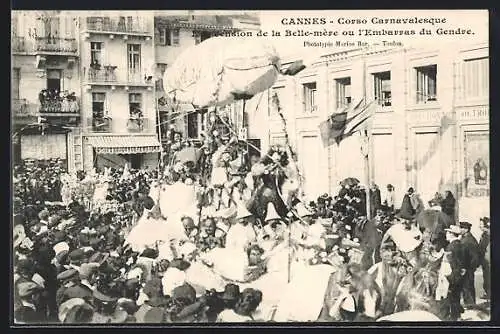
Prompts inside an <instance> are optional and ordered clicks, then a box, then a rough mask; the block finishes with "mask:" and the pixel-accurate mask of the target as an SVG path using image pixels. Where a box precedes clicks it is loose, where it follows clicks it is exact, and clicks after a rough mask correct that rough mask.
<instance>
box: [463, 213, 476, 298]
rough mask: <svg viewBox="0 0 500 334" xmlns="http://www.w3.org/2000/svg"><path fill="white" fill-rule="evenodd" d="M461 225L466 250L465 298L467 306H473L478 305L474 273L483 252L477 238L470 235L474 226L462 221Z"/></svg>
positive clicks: (464, 254)
mask: <svg viewBox="0 0 500 334" xmlns="http://www.w3.org/2000/svg"><path fill="white" fill-rule="evenodd" d="M459 225H460V230H461V231H462V237H461V238H460V242H461V243H462V245H463V250H464V253H463V256H464V259H463V260H464V268H465V275H464V287H463V298H464V303H465V306H471V305H475V304H476V291H475V285H474V273H475V272H476V269H477V268H478V267H479V265H480V264H481V255H480V254H481V250H480V249H479V243H478V242H477V240H476V238H475V237H474V236H473V235H472V233H470V230H471V227H472V224H470V223H469V222H464V221H462V222H460V223H459Z"/></svg>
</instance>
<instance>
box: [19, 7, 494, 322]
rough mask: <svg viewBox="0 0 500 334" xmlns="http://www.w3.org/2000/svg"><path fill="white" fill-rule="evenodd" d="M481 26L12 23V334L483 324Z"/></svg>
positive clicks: (434, 22) (182, 18)
mask: <svg viewBox="0 0 500 334" xmlns="http://www.w3.org/2000/svg"><path fill="white" fill-rule="evenodd" d="M488 25H489V22H488V11H487V10H411V11H410V10H321V11H318V10H316V11H307V10H305V11H243V10H241V11H208V10H207V11H201V10H200V11H198V10H179V11H167V10H158V11H57V10H53V11H13V12H12V33H11V54H12V68H11V71H12V73H11V77H12V83H11V88H12V91H11V96H12V108H11V119H12V160H13V161H12V164H13V165H12V182H13V183H12V189H13V193H12V196H13V202H12V203H13V224H12V226H13V228H12V233H13V239H12V240H13V244H12V245H11V247H13V251H12V261H13V268H12V271H13V282H12V284H11V289H12V296H13V298H12V303H13V305H12V310H13V315H12V319H13V320H12V321H13V325H15V326H23V325H32V326H33V325H42V324H43V325H45V324H58V325H73V324H87V325H96V324H101V325H102V324H108V325H111V324H122V325H127V324H134V323H135V324H137V323H138V324H177V323H192V324H210V323H230V324H231V323H233V324H234V323H240V324H241V323H270V322H274V323H288V322H295V323H303V322H317V323H322V322H356V323H363V324H365V325H369V324H370V323H375V322H389V324H388V325H390V322H414V323H415V325H417V322H418V324H422V323H424V322H425V323H427V322H429V323H433V322H440V321H452V322H457V323H465V322H467V321H489V320H490V309H491V308H490V291H491V290H490V287H491V274H490V272H491V258H490V232H489V228H490V218H489V216H490V182H489V180H490V175H491V170H490V153H489V127H490V124H489V110H490V106H489V91H490V89H489V72H490V71H489V63H490V56H489V45H488V43H489V42H488V41H489V36H488V28H489V26H488Z"/></svg>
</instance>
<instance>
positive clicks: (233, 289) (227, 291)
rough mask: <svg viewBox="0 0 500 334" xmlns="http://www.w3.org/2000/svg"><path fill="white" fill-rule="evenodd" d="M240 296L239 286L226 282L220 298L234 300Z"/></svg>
mask: <svg viewBox="0 0 500 334" xmlns="http://www.w3.org/2000/svg"><path fill="white" fill-rule="evenodd" d="M239 297H240V287H239V286H238V285H236V284H232V283H230V284H227V285H226V286H225V287H224V292H223V293H222V296H221V298H222V299H223V300H227V301H233V300H234V301H236V300H238V298H239Z"/></svg>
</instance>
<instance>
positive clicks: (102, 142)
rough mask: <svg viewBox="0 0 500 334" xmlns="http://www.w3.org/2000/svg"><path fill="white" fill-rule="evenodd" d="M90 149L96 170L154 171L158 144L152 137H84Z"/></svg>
mask: <svg viewBox="0 0 500 334" xmlns="http://www.w3.org/2000/svg"><path fill="white" fill-rule="evenodd" d="M85 140H86V142H87V145H89V146H90V147H91V149H92V152H93V153H92V159H93V164H92V166H93V167H95V168H98V169H103V168H104V167H108V168H122V167H123V166H125V164H128V166H129V167H130V168H132V169H140V168H141V169H142V168H149V169H155V168H156V167H157V165H158V161H159V160H158V159H159V153H160V149H161V146H160V142H159V141H158V138H157V137H156V136H154V135H144V136H139V135H134V136H99V137H90V136H89V137H86V139H85Z"/></svg>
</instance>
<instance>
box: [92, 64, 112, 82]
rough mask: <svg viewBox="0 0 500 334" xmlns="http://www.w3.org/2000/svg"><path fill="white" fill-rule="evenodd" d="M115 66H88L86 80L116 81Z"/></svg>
mask: <svg viewBox="0 0 500 334" xmlns="http://www.w3.org/2000/svg"><path fill="white" fill-rule="evenodd" d="M115 70H116V66H111V65H107V66H103V68H100V67H99V68H97V67H94V68H92V67H90V68H89V69H88V72H87V81H88V82H89V83H116V82H117V81H118V80H117V76H116V72H115Z"/></svg>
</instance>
